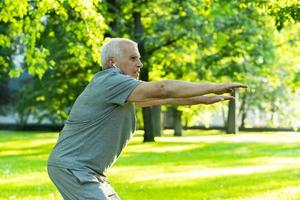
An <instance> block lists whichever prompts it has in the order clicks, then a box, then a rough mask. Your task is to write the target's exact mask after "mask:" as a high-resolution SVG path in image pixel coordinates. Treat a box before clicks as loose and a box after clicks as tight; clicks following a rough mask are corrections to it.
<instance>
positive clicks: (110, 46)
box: [101, 38, 137, 69]
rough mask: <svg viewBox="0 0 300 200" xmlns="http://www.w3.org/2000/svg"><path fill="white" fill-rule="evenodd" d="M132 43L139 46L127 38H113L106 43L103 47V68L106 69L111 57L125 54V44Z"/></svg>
mask: <svg viewBox="0 0 300 200" xmlns="http://www.w3.org/2000/svg"><path fill="white" fill-rule="evenodd" d="M126 43H127V44H128V43H129V44H132V45H134V46H136V47H137V43H136V42H134V41H132V40H129V39H126V38H111V39H110V40H109V42H107V43H105V44H104V45H103V46H102V48H101V64H102V68H103V69H106V68H108V67H110V66H108V65H107V64H108V60H109V59H110V58H120V57H121V56H122V55H123V49H122V48H123V47H124V46H123V45H124V44H126Z"/></svg>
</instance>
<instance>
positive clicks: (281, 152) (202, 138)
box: [0, 130, 300, 200]
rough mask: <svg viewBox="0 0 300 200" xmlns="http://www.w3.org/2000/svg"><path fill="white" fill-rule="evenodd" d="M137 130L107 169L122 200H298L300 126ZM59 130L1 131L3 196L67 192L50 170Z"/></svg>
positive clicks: (0, 194) (31, 196)
mask: <svg viewBox="0 0 300 200" xmlns="http://www.w3.org/2000/svg"><path fill="white" fill-rule="evenodd" d="M184 135H185V136H184V137H172V136H171V133H170V132H168V131H166V134H165V136H164V137H160V138H157V139H156V141H157V142H155V143H146V144H143V143H142V134H141V132H138V133H137V134H136V136H135V137H134V138H133V139H132V141H131V142H130V144H129V145H128V146H127V148H126V150H125V152H123V154H122V156H121V157H120V159H119V160H118V161H117V163H116V164H115V165H114V166H113V168H112V169H111V170H110V171H109V172H108V173H107V176H108V178H109V180H110V182H111V183H112V185H113V187H114V188H115V189H116V190H117V191H118V193H119V195H120V197H121V198H122V199H123V200H176V199H180V200H200V199H207V200H209V199H211V200H217V199H232V200H259V199H266V200H270V199H271V200H277V199H278V200H297V199H300V181H299V180H300V132H290V133H284V132H280V133H240V134H237V135H226V134H224V133H222V132H220V131H195V130H193V131H191V130H190V131H185V132H184ZM57 136H58V134H57V133H40V132H10V131H1V132H0V199H1V200H2V199H5V200H7V199H28V200H35V199H55V200H56V199H61V197H60V195H59V193H58V192H57V190H56V189H55V187H54V186H53V185H52V183H51V182H50V180H49V178H48V176H47V173H46V160H47V157H48V154H49V152H50V150H51V148H52V147H53V145H54V143H55V141H56V139H57Z"/></svg>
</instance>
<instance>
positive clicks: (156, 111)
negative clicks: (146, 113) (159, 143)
mask: <svg viewBox="0 0 300 200" xmlns="http://www.w3.org/2000/svg"><path fill="white" fill-rule="evenodd" d="M151 112H152V116H153V117H152V126H153V133H154V136H161V134H162V118H161V107H160V106H152V109H151Z"/></svg>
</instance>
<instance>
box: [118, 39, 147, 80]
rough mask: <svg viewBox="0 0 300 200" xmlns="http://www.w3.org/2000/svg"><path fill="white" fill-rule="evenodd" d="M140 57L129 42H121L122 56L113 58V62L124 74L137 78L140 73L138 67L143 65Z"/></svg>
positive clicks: (135, 48)
mask: <svg viewBox="0 0 300 200" xmlns="http://www.w3.org/2000/svg"><path fill="white" fill-rule="evenodd" d="M140 58H141V56H140V53H139V50H138V49H137V47H135V46H134V45H132V44H130V43H128V44H127V43H125V44H123V55H122V57H121V58H115V59H114V61H115V62H114V64H115V65H116V66H117V67H119V68H120V69H121V70H122V71H123V72H124V74H126V75H129V76H131V77H133V78H136V79H137V78H138V77H139V75H140V68H142V67H143V64H142V62H141V60H140Z"/></svg>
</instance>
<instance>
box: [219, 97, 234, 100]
mask: <svg viewBox="0 0 300 200" xmlns="http://www.w3.org/2000/svg"><path fill="white" fill-rule="evenodd" d="M234 99H235V98H234V97H233V96H219V100H220V101H226V100H234Z"/></svg>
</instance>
